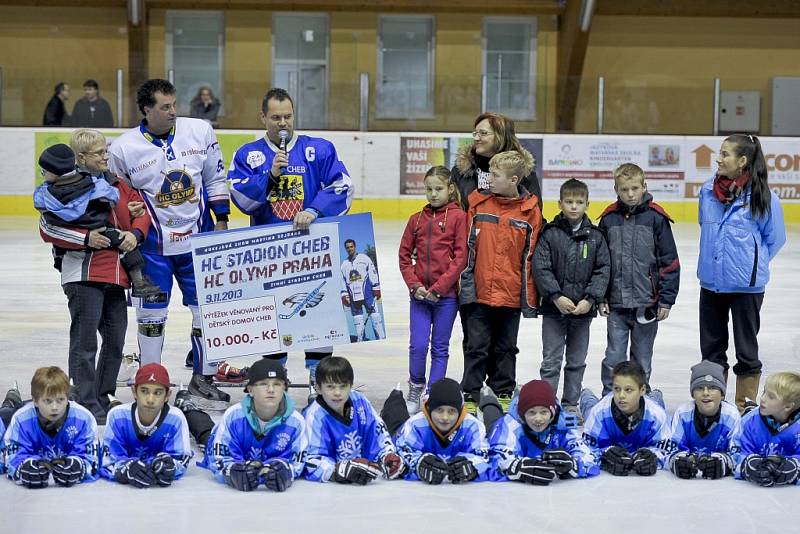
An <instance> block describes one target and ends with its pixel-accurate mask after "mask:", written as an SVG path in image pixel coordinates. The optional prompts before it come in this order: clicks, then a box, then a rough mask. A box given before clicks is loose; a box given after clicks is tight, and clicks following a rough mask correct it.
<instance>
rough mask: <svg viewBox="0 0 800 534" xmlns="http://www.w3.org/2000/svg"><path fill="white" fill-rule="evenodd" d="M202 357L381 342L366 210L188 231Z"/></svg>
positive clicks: (377, 279) (378, 297) (216, 358)
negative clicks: (304, 227) (308, 221)
mask: <svg viewBox="0 0 800 534" xmlns="http://www.w3.org/2000/svg"><path fill="white" fill-rule="evenodd" d="M191 243H192V254H193V257H194V271H195V277H196V280H197V297H198V301H199V304H200V313H201V317H202V322H203V337H204V344H205V346H206V350H207V357H208V360H209V361H211V362H215V361H221V360H225V359H230V358H235V357H238V356H251V355H255V354H266V353H271V352H280V351H289V350H300V349H313V348H320V347H326V346H331V345H339V344H343V343H356V342H360V341H370V340H376V339H384V338H385V337H386V332H385V328H384V326H383V325H384V321H383V307H382V304H381V291H380V277H379V274H378V265H377V254H376V250H375V237H374V232H373V229H372V216H371V214H369V213H360V214H357V215H348V216H344V217H331V218H326V219H324V220H323V221H320V222H316V223H314V224H312V225H311V226H310V228H309V230H308V231H298V230H293V229H292V227H291V225H287V224H278V225H269V226H258V227H254V228H242V229H237V230H230V231H227V232H212V233H207V234H198V235H195V236H192V239H191Z"/></svg>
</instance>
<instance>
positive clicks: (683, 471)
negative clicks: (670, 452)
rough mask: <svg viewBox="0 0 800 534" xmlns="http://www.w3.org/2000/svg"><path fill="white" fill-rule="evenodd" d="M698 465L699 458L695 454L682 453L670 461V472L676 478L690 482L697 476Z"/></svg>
mask: <svg viewBox="0 0 800 534" xmlns="http://www.w3.org/2000/svg"><path fill="white" fill-rule="evenodd" d="M697 464H698V461H697V457H696V456H695V455H694V454H690V453H689V452H687V451H682V452H679V453H677V454H675V455H674V456H673V457H672V458H670V459H669V470H670V471H672V473H673V474H674V475H675V476H676V477H678V478H682V479H684V480H688V479H690V478H694V477H695V476H697V469H698V465H697Z"/></svg>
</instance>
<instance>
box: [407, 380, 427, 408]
mask: <svg viewBox="0 0 800 534" xmlns="http://www.w3.org/2000/svg"><path fill="white" fill-rule="evenodd" d="M424 391H425V384H415V383H413V382H409V383H408V397H406V408H407V409H408V415H414V414H415V413H417V412H419V410H420V403H421V402H422V393H423V392H424Z"/></svg>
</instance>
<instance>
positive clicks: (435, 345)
mask: <svg viewBox="0 0 800 534" xmlns="http://www.w3.org/2000/svg"><path fill="white" fill-rule="evenodd" d="M425 196H426V197H427V199H428V204H427V205H426V206H425V207H424V208H423V209H422V211H420V212H418V213H415V214H414V215H412V216H411V218H410V219H409V220H408V224H406V229H405V231H404V232H403V239H402V240H401V241H400V251H399V257H400V272H401V273H402V274H403V279H404V280H405V282H406V285H407V286H408V289H409V292H410V294H411V316H410V320H409V326H410V331H411V340H410V343H409V354H408V360H409V362H408V363H409V364H408V368H409V379H408V398H407V403H406V404H407V406H408V411H409V413H410V414H412V415H413V414H415V413H417V412H418V411H419V406H420V400H421V397H422V393H423V391H426V387H425V366H426V363H427V362H426V359H427V354H428V345H430V349H431V372H430V377H429V379H428V389H430V385H431V384H433V383H435V382H436V381H438V380H439V379H441V378H444V376H445V374H446V373H447V358H448V356H449V347H450V333H451V332H452V331H453V322H454V321H455V319H456V313H457V312H458V298H457V290H458V288H457V287H456V284H457V282H458V279H459V276H460V275H461V271H463V270H464V267H465V266H466V264H467V217H466V213H464V211H463V210H462V209H461V207H460V201H459V198H458V196H459V195H458V189H457V188H456V186H455V184H453V183H452V182H451V181H450V171H449V170H448V169H447V167H443V166H441V165H439V166H436V167H431V168H430V169H428V172H427V173H426V174H425Z"/></svg>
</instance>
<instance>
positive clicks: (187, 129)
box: [108, 117, 230, 256]
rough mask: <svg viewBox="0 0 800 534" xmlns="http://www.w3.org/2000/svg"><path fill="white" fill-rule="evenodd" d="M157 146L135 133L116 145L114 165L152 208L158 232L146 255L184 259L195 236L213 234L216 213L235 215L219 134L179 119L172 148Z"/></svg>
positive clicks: (134, 130)
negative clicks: (201, 233)
mask: <svg viewBox="0 0 800 534" xmlns="http://www.w3.org/2000/svg"><path fill="white" fill-rule="evenodd" d="M148 136H149V134H148ZM150 137H151V136H150ZM155 143H156V144H159V145H160V144H162V143H161V142H160V141H159V140H157V139H156V140H155ZM156 144H154V142H153V141H151V140H149V139H147V138H146V137H145V134H144V133H143V132H142V130H141V129H140V127H139V126H137V127H136V128H132V129H130V130H128V131H127V132H125V133H124V134H122V135H121V136H120V137H118V138H117V139H115V140H114V142H113V143H112V144H111V148H110V149H109V161H108V164H109V167H110V169H111V171H112V172H114V173H115V174H117V175H118V176H122V177H124V178H125V179H126V180H127V181H128V182H129V183H130V184H131V185H132V186H133V187H135V188H136V189H137V190H139V192H140V193H141V194H142V197H143V198H144V201H145V204H147V211H148V212H149V213H150V216H151V218H152V229H151V231H150V232H148V234H147V239H146V240H145V242H144V243H143V244H142V250H143V251H144V252H149V253H151V254H161V255H164V256H173V255H176V254H184V253H186V252H190V251H191V247H190V246H189V238H190V237H191V236H192V235H193V234H197V233H200V232H207V231H210V230H212V229H213V222H212V220H211V211H210V210H213V211H214V213H215V214H216V215H224V214H228V213H230V195H229V193H228V184H227V181H226V178H225V172H224V171H225V164H224V163H223V162H222V154H221V152H220V149H219V143H218V142H217V136H216V135H215V134H214V130H213V129H212V128H211V125H210V124H208V123H207V122H205V121H203V120H200V119H188V118H185V117H178V119H177V121H176V123H175V127H174V132H173V135H172V138H171V142H169V143H166V142H164V143H163V144H164V146H156Z"/></svg>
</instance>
